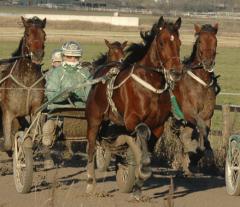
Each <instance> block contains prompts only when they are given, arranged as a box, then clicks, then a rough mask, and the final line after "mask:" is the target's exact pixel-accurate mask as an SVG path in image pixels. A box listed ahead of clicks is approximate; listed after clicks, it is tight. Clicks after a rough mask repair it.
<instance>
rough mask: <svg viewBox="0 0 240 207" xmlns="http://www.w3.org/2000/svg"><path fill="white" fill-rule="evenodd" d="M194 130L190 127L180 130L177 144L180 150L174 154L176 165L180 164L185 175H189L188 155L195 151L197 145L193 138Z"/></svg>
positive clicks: (189, 160)
mask: <svg viewBox="0 0 240 207" xmlns="http://www.w3.org/2000/svg"><path fill="white" fill-rule="evenodd" d="M193 132H194V130H193V129H192V128H190V127H187V126H186V127H184V128H183V129H182V130H181V132H180V139H179V142H178V144H179V145H180V151H179V152H178V153H177V155H176V156H175V163H177V164H176V166H178V168H179V166H181V167H182V169H183V172H184V174H185V175H191V174H192V172H191V171H190V169H189V167H190V162H191V159H190V157H189V156H190V155H191V154H195V153H197V148H198V146H199V144H198V141H197V140H196V139H193V138H194V137H193V134H194V133H193Z"/></svg>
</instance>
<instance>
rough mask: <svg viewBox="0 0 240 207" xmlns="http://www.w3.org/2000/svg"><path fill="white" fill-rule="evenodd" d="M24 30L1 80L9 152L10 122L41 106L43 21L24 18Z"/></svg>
mask: <svg viewBox="0 0 240 207" xmlns="http://www.w3.org/2000/svg"><path fill="white" fill-rule="evenodd" d="M22 23H23V25H24V27H25V31H24V36H23V37H22V39H21V41H20V44H19V47H18V49H17V50H16V51H15V52H14V53H13V54H12V56H13V57H18V59H17V60H16V61H15V62H14V63H11V64H9V66H8V69H7V70H5V71H4V75H3V78H4V79H5V80H3V79H2V81H1V88H2V90H1V107H2V112H3V116H2V121H3V135H4V144H3V148H4V149H3V150H4V151H7V152H11V151H12V147H13V145H12V139H13V137H12V136H11V131H12V130H13V129H12V128H13V127H12V126H13V125H12V124H13V120H15V119H16V118H20V117H24V116H26V115H33V114H34V112H35V111H36V109H37V108H38V107H39V106H40V105H41V104H42V103H43V98H44V79H43V76H42V73H41V66H40V63H41V61H42V59H43V56H44V42H45V36H46V34H45V32H44V28H45V25H46V19H44V20H40V19H39V18H38V17H33V18H31V19H24V18H23V17H22Z"/></svg>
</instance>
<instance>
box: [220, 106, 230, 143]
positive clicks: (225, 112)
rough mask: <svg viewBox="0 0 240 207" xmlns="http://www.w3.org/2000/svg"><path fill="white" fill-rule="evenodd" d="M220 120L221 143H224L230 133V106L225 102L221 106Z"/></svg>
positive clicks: (226, 141)
mask: <svg viewBox="0 0 240 207" xmlns="http://www.w3.org/2000/svg"><path fill="white" fill-rule="evenodd" d="M222 120H223V130H222V137H223V144H224V145H225V144H227V143H228V139H229V136H230V135H231V121H230V106H229V105H227V104H226V105H223V106H222Z"/></svg>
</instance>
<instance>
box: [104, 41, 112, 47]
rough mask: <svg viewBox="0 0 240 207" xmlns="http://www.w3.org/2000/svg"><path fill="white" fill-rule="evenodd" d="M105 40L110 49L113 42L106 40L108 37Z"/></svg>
mask: <svg viewBox="0 0 240 207" xmlns="http://www.w3.org/2000/svg"><path fill="white" fill-rule="evenodd" d="M104 41H105V44H106V45H107V46H108V48H109V49H110V48H111V44H110V43H109V41H108V40H106V39H104Z"/></svg>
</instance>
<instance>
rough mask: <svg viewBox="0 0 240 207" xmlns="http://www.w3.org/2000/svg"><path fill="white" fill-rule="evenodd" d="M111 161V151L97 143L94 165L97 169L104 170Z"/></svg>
mask: <svg viewBox="0 0 240 207" xmlns="http://www.w3.org/2000/svg"><path fill="white" fill-rule="evenodd" d="M110 162H111V151H110V150H109V148H107V147H103V146H101V145H97V150H96V166H97V168H98V169H99V171H101V172H104V171H106V170H107V168H108V166H109V164H110Z"/></svg>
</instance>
